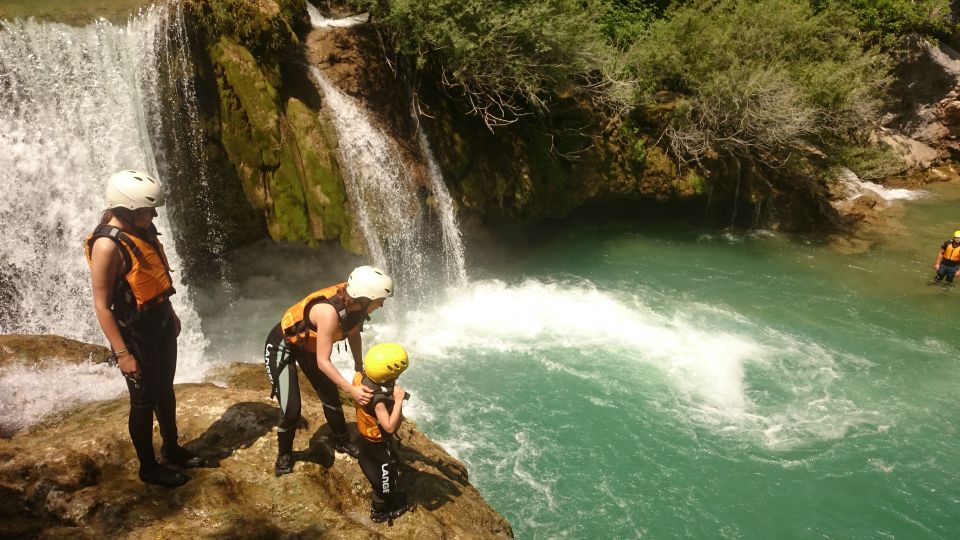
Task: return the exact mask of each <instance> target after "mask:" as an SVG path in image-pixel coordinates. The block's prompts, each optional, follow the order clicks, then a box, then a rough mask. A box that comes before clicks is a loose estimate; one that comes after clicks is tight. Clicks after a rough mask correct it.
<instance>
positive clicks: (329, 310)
mask: <svg viewBox="0 0 960 540" xmlns="http://www.w3.org/2000/svg"><path fill="white" fill-rule="evenodd" d="M310 321H311V322H313V324H314V325H316V327H317V368H318V369H319V370H320V371H321V372H322V373H323V374H324V375H326V376H327V378H329V379H330V380H331V381H333V383H334V384H336V385H337V386H338V387H340V389H341V390H343V391H344V392H347V393H348V394H350V397H352V398H353V400H354V401H356V402H357V403H359V404H360V405H366V404H367V403H370V398H371V396H373V390H370V389H369V388H367V387H365V386H362V385H352V384H350V382H349V381H347V380H346V379H344V378H343V375H340V372H339V371H337V367H336V366H334V365H333V362H332V361H330V354H331V353H332V352H333V335H334V333H335V332H336V330H337V325H339V324H340V320H339V318H338V317H337V310H336V309H334V307H333V306H331V305H330V304H317V305H315V306H313V308H312V309H311V310H310ZM348 339H349V338H348ZM352 346H353V343H351V347H352ZM358 350H359V348H358V349H357V350H354V352H353V354H354V361H356V358H357V356H356V355H357V354H359V353H358V352H357V351H358Z"/></svg>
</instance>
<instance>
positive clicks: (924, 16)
mask: <svg viewBox="0 0 960 540" xmlns="http://www.w3.org/2000/svg"><path fill="white" fill-rule="evenodd" d="M810 4H811V5H812V6H813V7H814V9H816V10H817V11H826V10H835V11H840V12H844V13H847V14H848V16H849V17H850V18H851V19H852V20H853V21H854V23H855V24H856V25H857V27H858V28H860V29H861V30H862V31H863V32H865V33H866V37H867V38H868V39H869V40H870V41H871V42H873V43H876V44H879V45H881V46H883V47H890V46H893V45H895V44H896V43H897V42H898V41H899V39H900V38H901V37H903V36H905V35H907V34H912V33H916V34H920V35H922V36H927V37H934V38H949V37H950V35H951V33H952V32H953V31H954V29H955V26H956V25H955V23H954V22H953V16H952V14H951V10H950V0H810Z"/></svg>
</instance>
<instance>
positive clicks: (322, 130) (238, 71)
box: [186, 0, 360, 251]
mask: <svg viewBox="0 0 960 540" xmlns="http://www.w3.org/2000/svg"><path fill="white" fill-rule="evenodd" d="M186 7H187V13H188V15H189V16H188V18H187V21H188V22H187V24H188V25H190V26H191V29H190V30H191V33H192V34H193V35H195V36H196V37H197V42H198V45H199V47H198V51H197V54H196V56H197V58H196V62H197V63H198V64H200V65H199V66H198V72H199V73H201V74H202V75H201V76H200V77H199V79H198V81H197V86H198V88H200V93H201V94H202V95H205V96H207V98H206V99H201V103H203V104H204V106H205V107H204V110H203V113H204V114H205V116H206V117H207V122H206V125H207V131H208V137H209V138H210V139H211V140H212V141H213V142H214V146H215V147H217V148H219V149H222V152H221V153H222V154H223V155H224V156H225V159H223V160H222V161H220V163H219V166H220V171H221V176H225V177H230V178H236V180H237V181H238V182H239V183H240V185H241V186H242V188H243V193H244V194H245V196H246V201H247V204H249V205H250V206H251V207H252V208H254V209H255V210H257V211H259V213H260V215H261V216H262V217H263V220H264V223H265V225H266V231H267V233H268V234H269V235H270V237H271V238H273V239H274V240H286V241H295V242H303V243H307V244H311V245H315V244H317V243H318V242H321V241H327V240H334V241H339V242H340V244H341V245H342V246H343V247H345V248H346V249H348V250H349V251H358V250H359V249H360V243H359V241H358V237H357V236H356V235H355V233H354V228H355V224H354V219H353V214H352V211H351V209H350V206H349V204H348V203H347V198H346V191H345V188H344V185H343V179H342V176H341V174H340V167H339V164H338V163H337V157H336V147H337V140H336V135H335V132H334V130H333V128H332V127H331V126H330V124H329V122H328V121H327V120H326V117H325V116H324V114H323V111H322V102H321V101H320V98H319V96H318V95H317V92H316V90H315V89H313V88H312V87H311V84H310V82H309V80H307V79H306V75H305V70H306V67H305V65H304V60H303V54H302V49H301V42H300V38H299V37H298V34H297V32H298V31H299V32H300V33H303V32H305V29H306V26H307V22H306V17H307V15H306V8H305V4H304V2H302V1H294V0H261V1H258V2H250V1H245V0H225V1H219V2H210V1H206V0H188V1H187V2H186ZM214 153H216V152H214Z"/></svg>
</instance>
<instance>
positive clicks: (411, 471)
mask: <svg viewBox="0 0 960 540" xmlns="http://www.w3.org/2000/svg"><path fill="white" fill-rule="evenodd" d="M457 465H459V463H457V464H454V463H452V462H451V463H446V462H445V460H443V459H442V458H441V459H434V458H432V457H430V456H427V455H425V454H423V453H420V452H418V451H417V450H416V449H415V448H412V447H409V446H403V445H402V443H401V447H400V471H401V476H400V481H401V488H402V489H403V490H404V491H406V492H407V493H408V497H409V498H410V502H411V503H415V504H417V505H419V506H422V507H423V508H426V509H428V510H436V509H438V508H440V507H442V506H444V505H445V504H448V503H450V502H453V501H454V500H455V499H456V498H457V497H459V496H460V494H461V493H462V490H461V488H460V486H459V485H457V483H456V482H453V481H451V478H452V479H455V480H457V481H460V482H463V483H464V484H466V483H467V478H466V471H465V470H463V469H462V468H461V467H462V465H461V466H460V467H457ZM432 471H439V472H440V474H435V473H434V472H432Z"/></svg>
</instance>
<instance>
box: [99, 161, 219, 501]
mask: <svg viewBox="0 0 960 540" xmlns="http://www.w3.org/2000/svg"><path fill="white" fill-rule="evenodd" d="M107 206H108V210H106V211H105V212H104V213H103V217H102V218H101V220H100V225H99V226H97V228H96V229H94V231H93V233H92V234H91V235H90V236H88V237H87V239H86V241H85V242H84V251H85V253H86V257H87V263H88V264H89V265H90V271H91V275H92V282H93V305H94V309H95V310H96V315H97V321H98V322H99V323H100V328H101V329H102V330H103V334H104V336H106V338H107V341H109V342H110V348H111V349H112V350H113V358H114V360H115V361H116V363H117V365H118V366H119V368H120V372H121V373H122V374H123V376H124V377H125V378H126V380H127V390H128V391H129V393H130V415H129V420H128V422H127V426H128V428H129V430H130V438H131V439H132V440H133V447H134V449H135V450H136V452H137V459H139V461H140V480H142V481H144V482H146V483H150V484H159V485H163V486H179V485H183V484H184V483H185V482H186V481H187V480H188V478H187V476H186V475H185V474H183V472H181V471H179V470H176V469H172V468H169V467H166V466H164V465H161V464H159V463H157V459H156V454H155V453H154V448H153V417H154V412H156V417H157V422H158V423H159V424H160V435H161V437H162V438H163V445H162V447H161V449H160V452H161V454H162V456H163V458H164V460H165V462H166V463H167V464H173V465H178V466H181V467H196V466H200V465H202V464H203V460H202V459H201V458H200V457H198V456H195V455H194V454H192V453H191V452H189V451H188V450H186V449H185V448H183V447H181V446H180V444H179V443H178V441H177V410H176V409H177V401H176V396H175V394H174V391H173V377H174V375H175V374H176V371H177V336H178V335H179V334H180V319H179V318H177V314H176V313H175V312H174V310H173V306H172V305H171V304H170V301H169V297H170V296H171V295H172V294H174V293H175V292H176V291H175V290H174V288H173V280H172V279H171V277H170V266H169V264H168V263H167V257H166V255H165V254H164V251H163V246H162V245H160V241H159V240H158V239H157V236H158V235H159V233H158V232H157V228H156V226H154V224H153V218H155V217H156V216H157V211H156V208H157V207H159V206H163V188H162V186H161V185H160V183H159V182H158V181H157V180H156V179H154V178H152V177H151V176H150V175H148V174H144V173H142V172H138V171H120V172H118V173H116V174H114V175H113V176H111V177H110V179H109V180H108V181H107Z"/></svg>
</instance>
